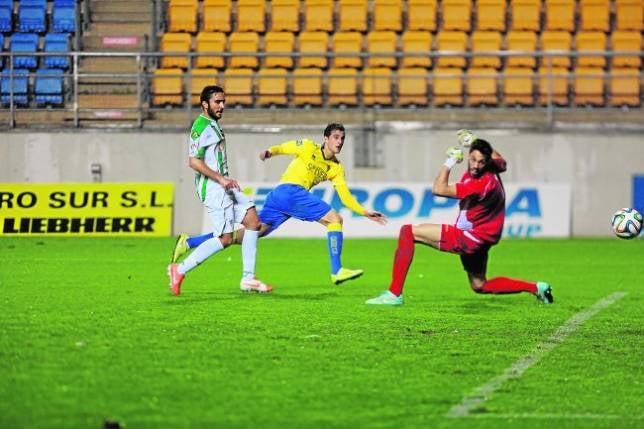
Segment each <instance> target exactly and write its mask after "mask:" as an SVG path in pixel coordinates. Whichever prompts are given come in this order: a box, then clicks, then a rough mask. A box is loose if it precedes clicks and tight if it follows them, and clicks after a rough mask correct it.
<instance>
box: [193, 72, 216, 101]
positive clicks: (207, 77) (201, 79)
mask: <svg viewBox="0 0 644 429" xmlns="http://www.w3.org/2000/svg"><path fill="white" fill-rule="evenodd" d="M216 84H217V71H216V70H213V69H211V68H196V69H192V74H191V75H190V84H189V86H190V103H192V105H193V106H198V105H199V104H200V100H199V98H200V95H201V90H202V89H203V88H204V86H207V85H216Z"/></svg>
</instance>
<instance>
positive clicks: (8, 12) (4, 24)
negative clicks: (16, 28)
mask: <svg viewBox="0 0 644 429" xmlns="http://www.w3.org/2000/svg"><path fill="white" fill-rule="evenodd" d="M12 29H13V6H11V7H10V6H9V4H8V3H0V33H9V32H10V31H11V30H12Z"/></svg>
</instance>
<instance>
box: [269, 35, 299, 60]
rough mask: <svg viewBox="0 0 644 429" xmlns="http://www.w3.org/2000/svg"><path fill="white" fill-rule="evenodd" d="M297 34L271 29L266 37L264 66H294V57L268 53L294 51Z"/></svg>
mask: <svg viewBox="0 0 644 429" xmlns="http://www.w3.org/2000/svg"><path fill="white" fill-rule="evenodd" d="M294 45H295V36H294V35H293V33H291V32H288V31H269V32H268V33H266V36H265V37H264V52H265V53H266V55H267V56H266V57H265V58H264V67H286V68H287V69H291V68H293V57H290V56H284V55H281V56H277V55H268V54H271V53H282V54H283V53H285V52H288V53H290V52H293V47H294Z"/></svg>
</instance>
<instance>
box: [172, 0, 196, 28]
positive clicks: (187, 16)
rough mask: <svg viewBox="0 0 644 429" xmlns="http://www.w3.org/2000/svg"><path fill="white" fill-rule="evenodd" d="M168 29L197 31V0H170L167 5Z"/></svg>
mask: <svg viewBox="0 0 644 429" xmlns="http://www.w3.org/2000/svg"><path fill="white" fill-rule="evenodd" d="M168 31H169V32H179V31H187V32H189V33H194V32H196V31H197V0H170V4H169V5H168Z"/></svg>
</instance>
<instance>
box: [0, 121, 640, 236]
mask: <svg viewBox="0 0 644 429" xmlns="http://www.w3.org/2000/svg"><path fill="white" fill-rule="evenodd" d="M478 133H479V135H481V136H484V137H485V138H487V139H488V140H489V141H491V142H492V144H493V145H494V146H495V147H496V148H497V149H498V150H499V151H500V152H501V153H502V154H503V155H504V156H505V158H506V159H507V161H508V171H507V172H506V173H505V174H504V181H505V183H506V184H510V183H516V182H541V183H569V184H570V185H571V187H572V218H573V219H572V234H573V236H603V235H608V234H610V230H609V229H608V228H607V224H608V222H609V219H610V215H611V214H612V213H613V212H614V211H615V210H616V209H617V208H620V207H623V206H629V205H631V204H632V189H631V188H632V182H633V177H634V175H642V174H644V155H643V154H642V149H643V148H644V139H643V138H642V137H641V136H639V135H638V134H635V133H628V132H611V133H604V134H602V133H598V132H596V131H594V132H585V131H581V132H574V133H573V132H543V133H541V132H535V131H510V130H479V131H478ZM321 135H322V132H321V130H315V131H312V130H311V129H310V128H309V129H303V130H288V131H282V130H279V129H278V128H274V129H268V130H258V131H256V132H249V131H242V130H232V131H228V132H227V134H226V137H227V141H228V148H227V150H228V156H229V160H230V162H229V167H230V170H231V175H232V177H235V178H236V179H238V180H239V181H240V182H241V184H242V185H243V183H244V182H265V183H267V184H273V183H276V182H277V181H278V180H279V177H280V174H281V172H282V170H283V169H284V168H285V167H286V165H287V164H288V162H289V158H288V157H278V158H274V159H271V160H270V161H267V162H265V163H262V162H261V161H259V159H258V157H257V155H258V153H259V152H260V150H262V149H264V148H265V147H267V146H269V145H272V144H277V143H280V142H282V141H284V140H287V139H291V138H301V137H309V138H312V139H314V140H316V141H321ZM360 139H363V140H364V139H368V140H369V141H372V142H374V141H377V142H378V144H376V145H375V146H374V147H379V148H381V153H380V154H379V156H380V159H381V160H382V162H383V167H381V168H358V167H354V166H353V165H354V157H355V154H354V151H353V149H354V147H355V146H356V145H358V144H359V143H360ZM454 143H455V138H454V133H453V132H451V131H449V132H448V131H441V130H431V129H427V128H426V127H423V126H418V127H414V126H411V125H410V124H399V125H395V124H386V125H382V126H378V127H376V128H375V131H371V132H369V131H364V130H363V129H362V128H358V127H355V128H351V127H348V136H347V142H346V146H345V148H344V150H343V153H342V154H341V160H342V162H343V164H344V165H345V166H346V170H347V180H348V182H349V183H352V182H372V181H373V182H392V183H396V182H425V183H431V181H432V180H433V178H434V176H435V174H436V172H437V169H438V168H439V166H440V165H441V164H442V162H443V159H444V152H445V149H446V148H447V147H448V146H450V145H453V144H454ZM186 153H187V147H186V136H185V135H184V134H183V133H147V132H146V133H132V132H96V131H92V132H75V133H67V132H61V133H41V132H29V133H23V132H15V133H3V134H2V135H1V138H0V160H2V168H1V169H0V183H25V182H26V183H71V182H74V183H86V182H92V181H94V180H101V181H102V182H173V183H175V186H176V188H175V211H174V221H173V228H174V231H175V232H178V231H186V232H198V231H200V230H201V226H202V210H201V207H200V204H199V203H198V201H197V200H196V198H195V195H194V189H193V174H192V173H191V170H190V169H189V168H188V166H187V155H186ZM92 164H100V166H101V175H100V177H98V176H97V175H93V174H92V172H91V165H92ZM562 221H566V220H565V219H562Z"/></svg>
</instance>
